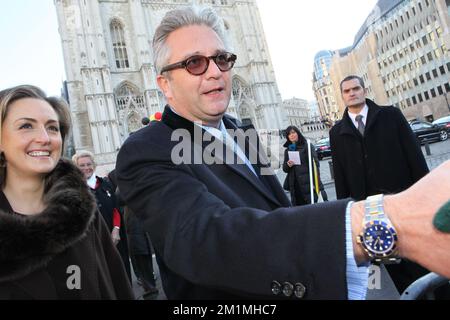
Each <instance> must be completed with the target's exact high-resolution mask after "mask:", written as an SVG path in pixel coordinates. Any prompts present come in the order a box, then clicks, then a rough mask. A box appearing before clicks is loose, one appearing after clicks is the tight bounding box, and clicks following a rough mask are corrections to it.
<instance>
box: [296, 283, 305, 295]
mask: <svg viewBox="0 0 450 320" xmlns="http://www.w3.org/2000/svg"><path fill="white" fill-rule="evenodd" d="M305 293H306V287H305V286H304V285H303V284H302V283H300V282H298V283H296V284H295V286H294V295H295V296H296V297H297V298H299V299H301V298H303V297H304V296H305Z"/></svg>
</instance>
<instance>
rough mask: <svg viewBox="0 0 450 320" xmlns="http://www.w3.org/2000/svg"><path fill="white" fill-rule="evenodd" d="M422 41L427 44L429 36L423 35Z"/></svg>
mask: <svg viewBox="0 0 450 320" xmlns="http://www.w3.org/2000/svg"><path fill="white" fill-rule="evenodd" d="M422 42H423V45H424V46H426V45H427V44H428V39H427V36H423V37H422Z"/></svg>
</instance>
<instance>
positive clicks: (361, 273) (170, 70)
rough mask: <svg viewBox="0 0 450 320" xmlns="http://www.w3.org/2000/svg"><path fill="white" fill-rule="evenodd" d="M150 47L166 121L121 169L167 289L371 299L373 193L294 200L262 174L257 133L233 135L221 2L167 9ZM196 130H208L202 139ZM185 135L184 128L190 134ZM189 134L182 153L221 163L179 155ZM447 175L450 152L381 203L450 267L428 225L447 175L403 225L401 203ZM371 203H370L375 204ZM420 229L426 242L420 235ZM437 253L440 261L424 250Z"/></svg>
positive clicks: (446, 240)
mask: <svg viewBox="0 0 450 320" xmlns="http://www.w3.org/2000/svg"><path fill="white" fill-rule="evenodd" d="M153 51H154V60H155V67H156V70H157V73H158V76H157V82H158V85H159V87H160V88H161V90H162V91H163V92H164V95H165V97H166V99H167V102H168V105H167V106H166V108H165V110H164V113H163V116H162V120H161V121H160V122H153V123H152V124H150V125H149V126H147V127H145V128H144V129H142V130H139V131H138V132H136V133H135V134H133V135H132V136H131V137H130V138H128V140H127V141H126V142H125V143H124V145H123V146H122V148H121V150H120V152H119V155H118V159H117V164H116V169H117V177H118V184H119V188H120V190H121V194H122V196H123V197H124V199H125V201H126V203H127V204H128V205H129V206H130V207H131V209H132V210H133V211H134V212H137V213H139V215H140V218H141V219H142V220H143V224H144V227H145V229H146V231H148V232H149V234H150V235H151V237H152V239H151V240H152V243H153V245H154V249H155V254H156V256H157V260H158V265H159V268H160V271H161V279H162V282H163V287H164V291H165V293H166V296H167V297H168V298H169V299H241V298H253V299H258V298H265V299H267V298H273V299H280V298H284V299H364V298H365V295H366V290H367V278H368V276H367V272H366V271H367V267H366V266H364V264H365V263H367V262H368V261H369V260H371V259H372V257H373V256H372V255H369V254H366V253H365V248H364V247H363V246H361V245H359V244H358V243H357V242H356V238H357V235H358V234H359V233H360V232H361V231H362V229H363V227H362V221H363V216H364V211H365V203H364V202H358V203H352V202H350V201H349V200H348V199H347V200H341V201H339V202H334V203H331V202H327V203H322V204H317V205H315V206H304V207H290V203H289V200H288V199H287V197H286V195H285V193H284V191H283V189H282V187H281V185H280V183H279V182H278V180H277V178H276V176H275V175H265V174H263V171H264V170H263V169H267V162H266V161H263V160H264V157H257V158H256V160H255V161H251V160H252V157H251V151H252V150H258V143H256V145H255V144H253V143H251V141H249V140H245V139H244V142H243V143H240V144H239V143H235V142H233V141H234V140H233V138H230V132H233V131H235V132H237V133H236V137H238V138H239V130H237V129H238V127H237V125H236V121H234V120H233V119H232V118H230V117H229V116H227V115H226V114H225V112H226V110H227V107H228V103H229V101H230V97H231V69H232V67H233V66H234V64H235V62H236V61H237V57H236V56H235V55H234V54H232V53H231V50H230V49H229V47H228V45H227V41H226V38H225V35H224V33H223V22H222V21H221V20H220V19H219V18H218V17H217V15H216V14H215V13H214V11H213V10H212V9H210V8H202V7H187V8H185V9H181V10H173V11H170V12H168V13H167V14H166V16H165V17H164V18H163V20H162V22H161V24H160V25H159V26H158V28H157V30H156V32H155V36H154V39H153ZM230 130H231V131H230ZM198 131H200V136H202V137H207V139H205V140H202V141H198V140H197V139H196V138H195V136H196V132H198ZM180 137H183V138H186V137H187V139H188V141H187V143H186V140H185V139H182V141H181V142H180V141H179V140H180ZM212 140H214V141H219V142H220V143H222V145H223V147H224V148H225V149H226V150H229V149H232V150H233V151H232V152H233V153H234V154H235V155H236V157H235V159H236V158H239V159H240V160H242V161H240V162H239V161H237V162H229V161H222V160H223V157H221V156H220V152H217V151H219V150H218V149H216V150H214V151H211V150H210V149H208V148H209V142H210V141H212ZM237 140H239V139H237ZM241 142H242V140H241ZM180 143H183V144H184V145H185V146H186V148H184V149H183V153H185V154H188V155H190V154H194V156H195V155H196V154H200V155H202V156H204V155H208V156H209V157H210V158H213V159H215V160H217V161H216V162H214V163H206V162H202V163H192V162H186V161H185V162H182V163H177V162H176V161H175V160H174V157H175V156H176V154H177V152H175V150H178V151H179V149H178V147H179V145H180ZM188 158H189V157H188ZM253 160H254V159H253ZM438 175H441V178H440V179H442V180H445V179H444V178H442V176H445V177H446V180H447V181H450V162H448V163H446V165H445V166H443V167H442V168H440V169H438V170H437V173H436V174H434V175H433V174H432V176H431V178H430V179H429V181H428V182H420V183H419V184H418V185H417V187H416V189H415V190H411V191H410V190H408V191H409V192H408V191H407V192H405V193H404V194H403V196H386V197H385V198H384V201H381V202H380V203H381V209H377V210H378V211H377V212H383V213H384V211H383V210H382V208H383V205H384V206H385V208H386V214H389V217H390V218H391V220H392V222H393V224H394V226H395V227H397V229H398V230H397V231H398V237H399V241H398V244H397V243H394V244H396V245H397V247H398V250H399V251H395V253H396V254H400V255H404V256H407V257H409V258H412V259H414V260H417V261H418V262H419V263H427V264H428V267H429V269H431V270H434V271H438V272H444V273H445V272H446V273H447V275H449V276H450V273H449V270H448V268H447V266H448V265H449V264H450V250H449V247H450V235H444V234H440V233H437V232H436V231H434V230H430V229H431V228H432V226H431V219H432V216H433V214H434V213H435V212H436V210H437V209H438V207H439V206H440V205H441V204H443V203H444V201H446V200H447V199H448V198H450V191H449V190H450V185H449V184H450V183H449V182H445V184H447V188H444V187H442V186H441V187H440V188H439V189H440V191H438V192H435V194H433V201H426V202H425V204H420V206H421V210H419V212H420V213H419V214H417V219H416V220H415V222H416V223H413V224H405V223H402V219H401V212H400V211H402V212H403V211H412V210H413V208H414V207H413V206H411V204H415V205H417V206H419V204H417V203H414V202H412V201H411V199H416V198H417V195H418V194H424V193H425V192H424V189H426V187H431V188H433V184H434V185H437V184H438V181H437V180H438V179H437V176H438ZM436 189H438V188H436ZM368 204H369V208H371V207H372V206H373V205H374V204H377V202H374V201H371V202H369V203H368ZM378 207H380V205H378V206H375V208H378ZM399 208H401V210H399ZM409 217H410V216H409ZM425 222H430V223H425ZM417 223H418V224H417ZM422 224H424V225H426V227H425V228H424V227H422ZM418 226H419V227H418ZM420 227H421V228H422V229H423V228H424V229H423V230H422V229H420ZM423 234H427V235H428V236H427V240H428V242H426V243H418V242H417V241H416V240H417V238H420V237H421V235H423ZM402 237H404V238H402ZM405 240H407V241H405ZM430 240H431V242H432V244H431V243H430ZM380 241H381V240H379V239H377V240H376V241H375V244H376V245H380V243H381V242H380ZM372 242H373V241H372ZM391 242H394V241H391ZM409 243H414V244H415V246H414V250H412V248H411V246H409V247H408V244H409ZM429 252H434V253H435V254H436V256H437V257H439V260H438V261H434V260H433V261H431V260H430V259H427V257H428V256H427V254H428V253H429ZM358 266H360V267H359V269H358Z"/></svg>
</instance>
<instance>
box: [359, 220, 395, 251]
mask: <svg viewBox="0 0 450 320" xmlns="http://www.w3.org/2000/svg"><path fill="white" fill-rule="evenodd" d="M376 225H381V226H383V227H384V228H385V229H387V230H388V231H389V233H390V235H391V236H392V238H393V241H392V245H391V246H390V247H389V248H388V249H386V250H383V251H379V250H375V249H374V248H373V247H371V245H370V243H368V242H367V241H366V240H365V234H366V233H367V230H368V229H369V228H371V227H373V226H376ZM359 240H360V243H361V244H362V245H363V247H364V249H365V250H366V251H367V253H368V254H369V256H371V257H372V258H386V257H389V256H390V255H392V254H393V253H394V251H395V250H396V248H397V240H398V237H397V232H396V231H395V229H394V227H393V226H392V225H389V224H388V223H386V222H385V221H381V220H372V221H369V222H367V223H366V224H365V225H364V229H363V232H362V233H361V234H360V236H359Z"/></svg>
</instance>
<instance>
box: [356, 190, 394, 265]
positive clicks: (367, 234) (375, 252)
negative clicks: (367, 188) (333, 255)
mask: <svg viewBox="0 0 450 320" xmlns="http://www.w3.org/2000/svg"><path fill="white" fill-rule="evenodd" d="M397 241H398V239H397V231H396V230H395V228H394V226H393V225H392V222H391V220H389V218H388V216H387V215H386V214H385V213H384V207H383V195H382V194H378V195H375V196H371V197H368V198H367V199H366V201H365V202H364V221H363V231H362V232H361V233H360V234H359V235H358V238H357V242H358V243H359V244H361V245H362V247H363V248H364V251H366V252H367V254H368V255H369V257H370V258H371V260H372V262H373V263H383V264H394V263H399V262H400V259H399V258H398V257H397Z"/></svg>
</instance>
